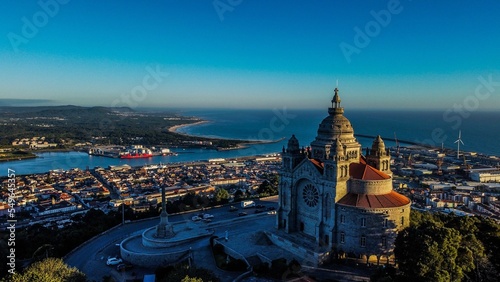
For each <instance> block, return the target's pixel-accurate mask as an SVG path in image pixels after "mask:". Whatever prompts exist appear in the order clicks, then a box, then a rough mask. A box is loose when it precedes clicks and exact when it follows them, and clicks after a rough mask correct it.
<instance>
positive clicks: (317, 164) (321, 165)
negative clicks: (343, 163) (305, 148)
mask: <svg viewBox="0 0 500 282" xmlns="http://www.w3.org/2000/svg"><path fill="white" fill-rule="evenodd" d="M309 160H310V161H311V163H312V164H313V165H314V166H315V167H316V168H317V169H318V171H319V172H320V173H321V174H323V170H324V169H325V164H324V163H323V162H322V161H320V160H317V159H309Z"/></svg>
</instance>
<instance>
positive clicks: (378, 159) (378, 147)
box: [366, 135, 392, 175]
mask: <svg viewBox="0 0 500 282" xmlns="http://www.w3.org/2000/svg"><path fill="white" fill-rule="evenodd" d="M366 162H367V163H368V164H369V165H371V166H372V167H374V168H376V169H378V170H380V171H382V172H384V173H386V174H388V175H392V172H391V167H390V162H391V154H390V152H389V149H386V148H385V144H384V140H382V138H381V137H380V135H378V136H377V138H375V140H373V143H372V148H371V149H370V148H366Z"/></svg>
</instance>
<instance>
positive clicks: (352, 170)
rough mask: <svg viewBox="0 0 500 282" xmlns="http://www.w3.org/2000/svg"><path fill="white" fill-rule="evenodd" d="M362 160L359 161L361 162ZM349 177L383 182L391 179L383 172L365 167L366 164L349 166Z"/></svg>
mask: <svg viewBox="0 0 500 282" xmlns="http://www.w3.org/2000/svg"><path fill="white" fill-rule="evenodd" d="M361 160H362V159H360V161H361ZM363 162H364V161H363ZM349 175H350V176H352V177H353V178H355V179H361V180H384V179H389V178H391V177H390V176H389V175H387V174H386V173H384V172H381V171H380V170H378V169H376V168H374V167H372V166H369V165H367V164H366V163H352V164H350V165H349Z"/></svg>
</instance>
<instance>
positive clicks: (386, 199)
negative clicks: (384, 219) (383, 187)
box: [338, 191, 410, 209]
mask: <svg viewBox="0 0 500 282" xmlns="http://www.w3.org/2000/svg"><path fill="white" fill-rule="evenodd" d="M409 203H410V199H408V198H407V197H405V196H403V195H401V194H399V193H396V192H394V191H391V192H390V193H389V194H384V195H367V194H355V193H348V194H347V195H345V196H344V197H343V198H342V199H340V201H338V204H340V205H346V206H352V207H357V208H371V209H377V208H397V207H402V206H405V205H408V204H409Z"/></svg>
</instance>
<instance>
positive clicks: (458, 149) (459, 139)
mask: <svg viewBox="0 0 500 282" xmlns="http://www.w3.org/2000/svg"><path fill="white" fill-rule="evenodd" d="M454 143H457V159H459V158H460V143H462V145H465V144H464V142H462V130H459V131H458V139H457V141H455V142H454Z"/></svg>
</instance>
